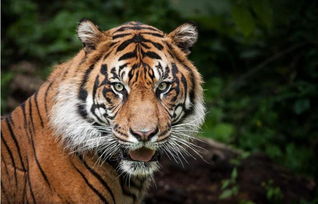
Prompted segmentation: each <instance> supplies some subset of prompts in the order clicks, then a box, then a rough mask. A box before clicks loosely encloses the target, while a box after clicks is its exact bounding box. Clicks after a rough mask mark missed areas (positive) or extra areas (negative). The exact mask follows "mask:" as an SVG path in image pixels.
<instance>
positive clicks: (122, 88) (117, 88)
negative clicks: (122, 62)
mask: <svg viewBox="0 0 318 204" xmlns="http://www.w3.org/2000/svg"><path fill="white" fill-rule="evenodd" d="M114 89H115V90H116V91H118V92H120V91H122V90H124V85H122V84H121V83H116V84H115V85H114Z"/></svg>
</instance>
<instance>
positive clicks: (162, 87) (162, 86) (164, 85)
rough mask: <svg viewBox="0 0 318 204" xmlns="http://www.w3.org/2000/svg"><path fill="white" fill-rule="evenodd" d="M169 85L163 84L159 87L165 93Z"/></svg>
mask: <svg viewBox="0 0 318 204" xmlns="http://www.w3.org/2000/svg"><path fill="white" fill-rule="evenodd" d="M168 86H169V84H168V83H167V82H161V83H160V84H159V86H158V89H159V90H160V91H165V90H166V89H167V88H168Z"/></svg>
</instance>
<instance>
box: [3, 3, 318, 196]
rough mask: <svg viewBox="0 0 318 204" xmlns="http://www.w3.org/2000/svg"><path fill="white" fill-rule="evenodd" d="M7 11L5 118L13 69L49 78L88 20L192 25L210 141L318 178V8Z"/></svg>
mask: <svg viewBox="0 0 318 204" xmlns="http://www.w3.org/2000/svg"><path fill="white" fill-rule="evenodd" d="M150 2H151V3H150ZM2 9H3V12H2V13H3V21H2V22H3V28H2V30H3V33H2V48H3V49H2V67H3V70H2V76H1V79H2V82H1V89H2V99H1V101H2V110H6V99H7V97H8V94H9V90H8V84H9V83H10V81H11V79H12V78H13V77H14V73H12V71H11V70H10V69H9V67H10V65H12V64H15V63H17V62H19V61H21V60H28V61H31V62H36V64H38V65H39V66H38V68H39V74H41V75H42V77H45V76H46V75H47V74H48V73H49V70H50V67H51V66H52V65H54V64H57V63H59V62H61V61H63V60H65V59H67V58H70V57H71V56H73V55H74V54H75V53H76V51H77V50H78V49H79V48H80V46H81V45H80V42H79V40H78V39H77V37H76V34H75V30H76V25H77V22H79V20H80V19H81V18H83V17H85V18H89V19H91V20H93V21H94V22H95V23H96V24H98V25H100V26H101V28H102V29H108V28H111V27H114V26H117V25H119V24H122V23H124V22H127V21H131V20H137V21H141V22H144V23H147V24H151V25H154V26H156V27H158V28H160V29H162V30H164V31H166V32H169V31H171V30H172V29H173V28H175V27H176V26H178V25H180V24H181V23H183V22H186V21H193V22H196V23H197V24H198V26H199V31H200V38H199V41H198V42H197V44H196V45H195V47H194V48H193V52H192V54H191V55H190V58H191V60H192V61H193V62H194V63H195V64H196V65H197V67H198V68H199V70H200V72H201V73H202V75H203V76H204V79H205V84H204V87H205V98H206V104H207V107H208V114H207V120H206V123H205V125H204V128H203V130H202V135H203V136H205V137H210V138H214V139H216V140H218V141H221V142H224V143H227V144H230V145H233V146H235V147H236V148H240V149H243V150H244V151H246V152H250V153H252V152H265V153H266V154H267V155H269V156H270V157H271V158H273V159H274V160H276V161H277V162H279V163H281V164H283V165H285V166H286V167H287V168H289V169H291V170H292V171H294V172H297V173H300V174H305V175H308V176H310V177H315V178H316V179H317V178H318V177H317V175H318V165H317V162H316V161H317V158H316V157H315V156H316V155H318V153H317V149H318V139H317V138H318V106H317V104H316V103H317V101H318V100H317V97H318V83H317V82H318V70H317V68H318V49H317V47H318V46H317V45H318V41H317V39H318V38H317V36H318V12H317V9H318V3H317V1H314V0H306V1H297V0H276V1H274V0H257V1H255V0H237V1H236V0H200V1H192V0H161V1H146V0H134V1H128V0H109V1H102V0H94V1H92V0H82V1H70V0H64V1H50V2H46V1H39V0H34V1H31V0H10V1H9V0H5V1H3V2H2ZM267 187H268V185H267ZM268 188H269V189H271V187H270V186H269V187H268ZM271 196H276V193H275V192H274V194H273V193H271Z"/></svg>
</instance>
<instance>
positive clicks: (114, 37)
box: [113, 33, 131, 40]
mask: <svg viewBox="0 0 318 204" xmlns="http://www.w3.org/2000/svg"><path fill="white" fill-rule="evenodd" d="M127 35H131V34H130V33H123V34H118V35H114V36H113V40H115V39H117V38H121V37H125V36H127Z"/></svg>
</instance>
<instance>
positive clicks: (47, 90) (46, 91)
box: [44, 82, 53, 113]
mask: <svg viewBox="0 0 318 204" xmlns="http://www.w3.org/2000/svg"><path fill="white" fill-rule="evenodd" d="M52 84H53V82H50V84H49V86H48V87H47V89H46V90H45V94H44V105H45V112H46V113H48V107H47V95H48V93H49V90H50V88H51V86H52Z"/></svg>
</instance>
